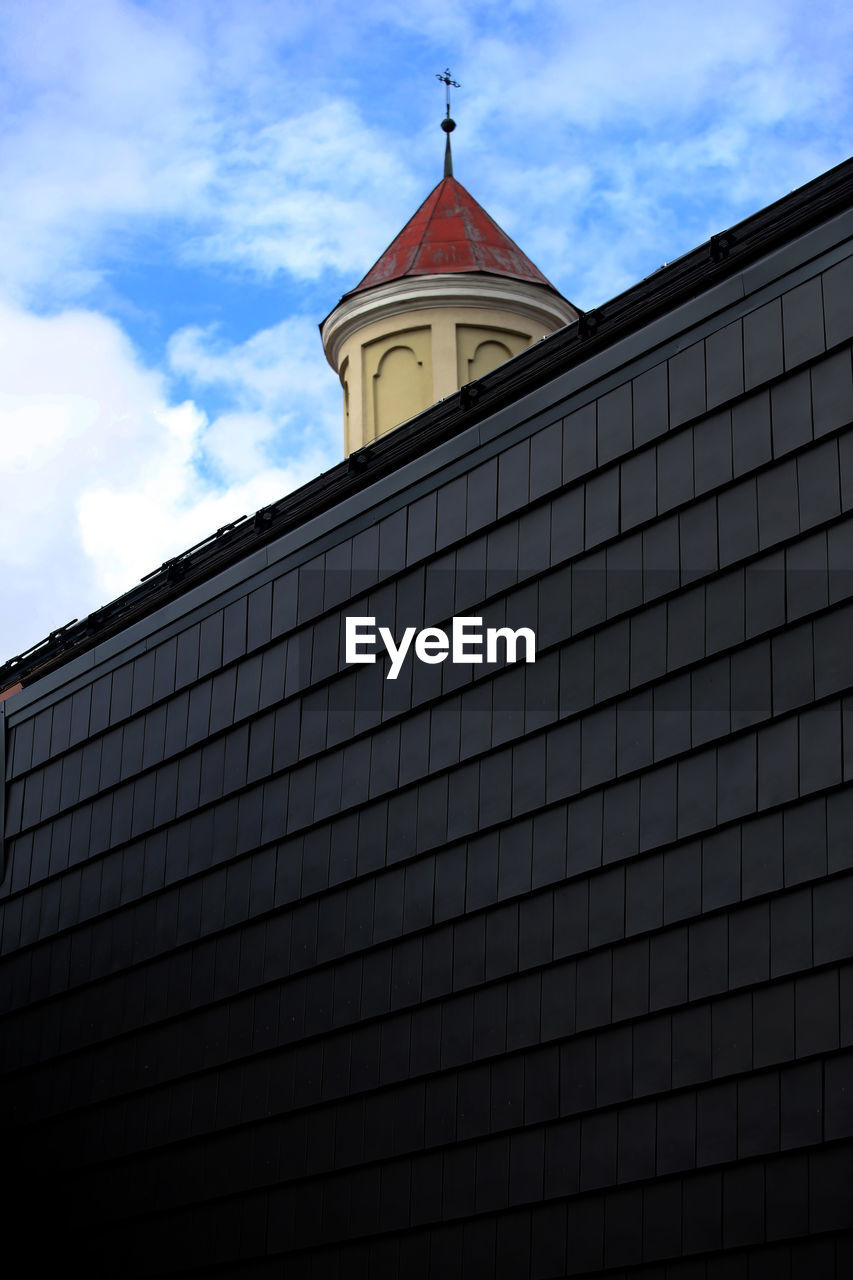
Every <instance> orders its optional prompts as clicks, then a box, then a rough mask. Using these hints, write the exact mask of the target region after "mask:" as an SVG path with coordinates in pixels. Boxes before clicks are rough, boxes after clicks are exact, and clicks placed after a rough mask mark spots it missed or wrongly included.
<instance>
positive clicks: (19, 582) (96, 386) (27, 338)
mask: <svg viewBox="0 0 853 1280" xmlns="http://www.w3.org/2000/svg"><path fill="white" fill-rule="evenodd" d="M312 336H314V335H312ZM211 341H212V339H211V338H210V336H209V335H205V334H202V333H201V332H199V331H196V332H194V333H184V334H181V335H178V336H177V337H176V338H175V341H174V343H173V348H172V350H173V357H174V360H175V364H176V366H180V368H181V372H182V374H183V376H184V377H185V378H187V379H189V380H191V381H197V382H198V383H199V384H200V385H201V384H204V383H207V384H208V385H209V384H212V383H213V382H217V383H220V384H221V385H223V386H224V387H225V388H226V389H227V391H228V393H229V395H230V397H231V399H232V400H233V402H234V403H235V404H237V405H240V404H242V405H243V406H245V407H244V408H242V409H238V410H237V411H234V412H230V413H225V414H223V415H222V416H221V417H219V418H217V419H215V420H214V421H213V422H212V423H210V424H208V421H207V418H206V416H205V414H204V412H203V411H202V410H201V409H200V408H199V407H198V405H197V404H196V403H194V402H193V401H191V400H189V401H185V402H184V403H182V404H175V403H173V402H172V401H171V400H170V397H169V388H168V382H167V379H166V377H165V375H164V374H163V373H162V372H158V371H155V370H150V369H146V368H144V367H143V366H142V365H141V364H140V361H139V359H138V357H137V355H136V353H135V352H134V351H133V349H132V347H131V346H130V344H129V342H128V341H127V339H126V337H125V336H124V335H123V334H122V332H121V330H120V329H119V327H118V326H117V325H116V324H115V323H114V322H113V321H111V320H109V319H107V318H105V317H103V316H99V315H96V314H94V313H91V312H85V311H69V312H65V313H63V314H61V315H58V316H52V317H38V316H34V315H32V314H29V313H26V312H24V311H22V310H20V309H18V308H14V307H12V306H9V305H6V306H2V307H0V386H2V388H3V393H2V395H1V396H0V438H2V440H3V442H4V462H5V467H4V502H3V504H2V506H0V545H2V546H3V548H4V553H3V558H4V565H3V586H4V590H3V603H2V611H0V644H2V650H3V653H2V655H0V657H2V658H6V657H10V656H12V655H13V654H14V653H17V652H19V651H21V650H23V649H24V648H25V647H27V646H28V645H31V644H33V643H35V642H36V641H38V640H39V639H40V638H41V637H42V636H43V635H46V634H47V633H48V632H49V631H51V630H53V629H54V628H55V627H57V626H59V625H61V624H62V623H64V622H66V621H68V620H69V618H71V617H73V616H76V617H82V616H84V615H85V614H86V613H88V612H91V611H92V610H93V609H95V608H97V607H98V606H100V605H101V604H103V603H105V602H106V601H107V600H109V599H112V598H113V597H115V596H116V595H118V594H121V592H123V591H125V590H128V589H129V588H130V587H131V586H133V585H134V583H135V582H136V581H137V580H138V579H139V578H140V577H141V576H142V575H143V574H144V573H146V572H148V571H150V570H151V569H154V568H156V567H157V566H158V565H159V564H160V563H161V562H162V561H163V560H165V559H167V558H168V557H169V556H172V555H175V554H177V553H178V552H180V551H182V550H184V549H185V548H186V547H188V546H190V545H192V544H193V543H195V542H197V541H199V540H200V539H202V538H204V537H206V536H207V535H208V534H210V533H212V532H213V530H214V529H216V528H218V527H219V526H221V525H223V524H225V523H227V522H229V521H231V520H234V519H235V518H237V517H238V516H240V515H243V514H251V513H252V512H253V511H255V510H257V509H258V508H259V507H261V506H264V505H266V504H267V503H269V502H272V501H274V500H276V499H277V498H280V497H282V496H283V495H284V494H285V493H286V492H288V491H289V490H290V489H293V488H294V487H296V486H297V485H299V484H302V483H304V482H305V481H307V480H309V479H311V478H312V476H314V475H316V474H317V473H318V472H319V471H321V470H323V469H324V467H328V466H329V465H330V464H331V463H332V462H334V461H335V460H336V457H337V456H338V454H339V445H338V442H337V431H336V428H337V427H338V423H337V419H338V416H339V407H338V398H339V393H338V389H337V388H336V386H335V379H334V376H333V375H332V373H331V371H330V370H328V369H327V370H325V371H324V372H325V373H326V374H327V375H328V379H326V378H323V379H321V378H320V377H319V372H320V370H319V369H316V370H314V372H313V374H307V375H306V369H307V364H306V362H305V352H306V350H307V345H308V325H307V324H305V325H303V326H302V328H300V326H299V324H298V323H297V322H295V321H291V322H288V323H287V324H285V325H283V326H277V327H276V329H274V330H271V331H269V332H268V333H261V334H258V335H256V336H255V337H254V338H253V339H252V340H251V341H250V342H249V343H246V344H242V345H237V346H232V347H227V346H223V345H219V346H211V345H210V343H211ZM316 342H317V346H318V347H319V338H316ZM321 359H322V356H321ZM285 406H286V411H285ZM288 414H289V415H291V416H290V417H288ZM289 422H295V423H299V424H303V423H312V424H313V426H314V429H313V432H312V433H311V435H310V438H306V436H305V433H304V430H303V428H302V427H301V425H300V429H299V434H298V436H295V437H294V438H293V439H291V440H290V441H289V440H288V434H287V433H288V424H289ZM291 445H295V448H291V447H289V446H291Z"/></svg>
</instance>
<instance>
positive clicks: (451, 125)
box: [435, 67, 462, 178]
mask: <svg viewBox="0 0 853 1280" xmlns="http://www.w3.org/2000/svg"><path fill="white" fill-rule="evenodd" d="M435 78H436V80H440V81H441V83H442V84H443V85H444V97H445V102H446V103H447V112H446V114H445V117H444V119H443V120H442V122H441V127H442V129H443V130H444V132H445V134H446V136H447V142H446V144H445V147H444V176H445V178H452V177H453V157H452V156H451V154H450V135H451V133H452V132H453V130H454V129H455V128H456V121H455V120H451V118H450V89H451V86H452V87H453V88H454V89H461V87H462V86H461V85H460V83H459V81H458V80H454V79H453V77H452V76H451V74H450V67H445V68H444V73H443V74H442V73H441V72H440V71H436V73H435Z"/></svg>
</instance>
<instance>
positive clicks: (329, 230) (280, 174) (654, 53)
mask: <svg viewBox="0 0 853 1280" xmlns="http://www.w3.org/2000/svg"><path fill="white" fill-rule="evenodd" d="M0 23H2V27H0V29H1V30H2V38H0V189H2V190H3V200H2V201H0V241H2V243H3V245H4V253H3V255H2V258H0V392H2V396H0V431H2V433H3V447H4V462H5V468H4V479H5V485H4V502H3V506H2V508H0V537H2V545H3V548H4V551H3V561H4V564H3V574H4V598H3V605H2V606H0V609H2V615H3V616H2V620H0V621H2V632H0V648H2V650H5V654H6V655H7V656H8V654H9V653H11V652H13V651H15V650H19V649H21V648H23V647H24V645H25V644H29V643H32V642H33V641H35V640H37V639H39V638H40V637H41V636H42V635H44V634H46V633H47V632H48V631H49V630H50V629H51V628H53V627H55V626H56V625H58V624H59V623H61V622H64V621H66V620H67V619H68V618H69V617H71V616H74V615H82V614H84V613H86V612H88V611H90V610H91V609H92V608H95V607H97V606H98V605H100V604H102V603H103V602H104V600H105V599H107V598H109V597H111V596H113V595H115V594H116V593H118V592H120V591H122V590H125V589H126V588H127V587H129V586H131V585H132V584H133V582H134V581H135V580H136V578H138V577H139V576H140V574H142V573H145V572H147V571H149V570H150V569H152V568H154V567H156V565H157V564H158V563H159V562H160V561H161V560H163V559H165V558H166V557H167V556H169V555H172V554H175V553H176V552H178V551H180V550H182V549H184V548H185V547H187V546H188V545H190V544H191V543H193V542H195V541H197V540H198V539H200V538H202V537H204V536H206V535H207V534H209V533H210V532H212V531H213V530H214V529H215V528H216V527H218V526H219V525H221V524H223V523H225V522H227V521H229V520H231V519H233V518H235V517H236V516H238V515H240V514H241V513H243V512H247V513H249V512H251V511H252V510H254V509H256V508H257V507H258V506H260V505H262V504H264V503H265V502H268V501H271V500H273V499H275V498H277V497H279V496H281V494H282V493H284V492H285V491H286V490H287V489H289V488H292V487H293V486H294V485H295V484H298V483H301V482H302V481H304V480H307V479H310V478H311V477H312V476H313V475H316V474H317V473H318V472H319V471H321V470H322V469H323V468H324V467H326V466H328V465H329V464H330V463H331V462H333V461H334V460H335V459H336V458H337V457H338V456H339V455H340V404H339V394H340V393H339V389H338V388H337V386H336V383H335V379H334V375H333V374H332V373H331V371H330V370H329V369H328V368H327V366H326V365H325V363H324V361H323V356H322V351H321V348H320V341H319V336H318V334H317V330H316V321H317V320H319V319H320V318H321V315H319V314H317V315H313V316H310V317H308V316H306V311H307V310H308V309H309V305H312V306H313V303H311V304H309V302H308V301H307V296H306V295H307V293H308V291H309V290H310V289H311V287H312V286H311V282H312V281H317V280H322V281H323V283H322V286H321V287H322V289H323V290H325V289H326V284H327V282H330V283H329V287H330V288H331V290H332V294H331V296H330V297H329V298H328V306H331V305H332V304H333V303H334V302H335V301H336V300H337V296H338V291H339V290H338V286H339V285H340V286H342V288H349V287H352V285H354V284H355V283H356V281H357V280H358V278H359V277H360V275H361V274H363V272H364V271H365V270H366V269H367V268H368V267H369V266H370V264H371V262H372V261H373V260H374V258H375V257H376V256H377V255H378V254H379V253H380V252H381V250H382V249H383V248H384V246H385V245H386V244H387V243H388V241H389V240H390V239H391V237H392V236H393V235H394V234H395V233H396V232H397V231H398V230H399V229H400V227H401V226H402V224H403V222H404V221H405V220H406V219H407V218H408V217H409V216H410V215H411V214H412V212H413V211H414V209H415V207H416V205H417V203H418V202H419V200H421V199H422V198H423V197H424V196H425V195H426V193H427V191H428V189H429V187H430V186H431V185H432V183H433V182H434V181H435V180H437V178H438V176H439V173H440V163H441V152H442V149H443V139H442V138H441V136H440V135H439V133H438V130H437V128H436V124H437V121H438V116H439V115H440V114H442V110H443V102H442V94H441V90H440V88H439V86H438V85H437V84H436V82H435V80H434V78H433V77H434V73H435V72H437V71H440V70H441V69H442V68H443V67H444V65H445V64H446V63H447V62H449V63H450V66H451V69H452V71H453V74H454V75H455V76H456V78H457V79H459V80H460V81H461V82H462V88H461V90H460V91H459V92H458V93H457V94H456V95H455V97H454V106H453V112H454V115H455V116H456V118H457V120H458V121H459V126H460V127H459V132H458V133H457V134H455V135H454V154H455V156H456V161H457V164H456V167H457V173H458V175H459V177H460V179H461V180H462V181H463V182H464V183H465V185H466V186H468V187H469V189H470V190H471V191H472V194H473V195H474V196H475V197H476V198H477V199H478V200H479V201H481V203H482V204H483V205H484V206H485V207H486V208H487V209H488V210H489V212H490V213H491V214H492V215H493V216H494V217H495V218H496V219H497V220H498V221H499V222H500V223H501V224H502V225H503V226H504V227H505V229H506V230H507V231H508V232H509V233H510V234H511V235H512V236H514V238H515V239H517V241H518V243H519V244H520V246H521V247H522V248H523V249H524V250H525V252H527V253H528V254H529V255H530V257H531V258H532V259H533V260H534V261H535V262H536V263H537V265H539V266H540V267H541V268H542V269H543V270H544V271H545V272H546V274H547V275H548V276H549V277H550V278H551V279H552V280H553V282H554V283H555V284H556V285H557V286H558V287H559V288H561V289H563V290H564V291H565V292H566V294H567V295H568V296H569V297H570V298H572V300H573V301H576V302H578V303H579V304H580V305H581V306H584V307H589V306H595V305H598V304H600V303H602V302H605V301H606V300H607V299H608V298H609V297H611V296H612V295H613V294H615V293H616V292H618V291H619V290H621V289H623V288H625V287H627V286H629V285H630V284H631V283H633V282H634V281H635V280H637V279H638V278H639V277H640V276H642V275H645V274H647V273H648V272H649V271H651V270H653V269H654V268H656V267H657V266H658V265H659V264H660V263H662V262H663V261H664V260H665V259H671V258H673V257H675V256H677V255H678V254H679V253H682V252H684V251H685V250H687V249H690V248H691V247H693V245H695V244H697V243H699V242H700V241H701V240H702V239H704V238H705V237H706V236H707V235H708V234H710V232H711V231H714V230H720V229H722V227H724V226H726V225H728V224H730V223H731V222H733V221H735V220H737V219H738V218H740V217H743V216H744V215H745V214H747V213H749V212H751V211H752V210H754V209H758V208H760V207H762V206H763V205H765V204H767V203H768V202H769V201H770V200H772V199H775V198H776V197H778V196H780V195H782V194H784V193H785V192H786V191H787V190H790V189H791V188H792V187H794V186H796V185H799V184H800V183H801V182H804V181H806V180H807V179H808V178H810V177H813V176H815V175H816V174H817V173H819V172H820V171H821V170H822V169H825V168H827V167H828V166H829V165H831V164H833V163H836V162H837V161H838V160H840V159H842V158H843V153H844V150H845V143H844V139H845V137H848V136H849V125H850V91H849V86H850V74H851V73H850V63H849V59H846V58H845V57H844V56H843V51H846V49H847V48H849V45H850V40H851V35H853V10H851V9H850V8H849V6H847V5H844V4H842V3H838V2H835V0H823V2H818V3H816V4H813V5H810V6H808V7H806V6H805V5H804V4H802V3H798V2H797V0H719V3H718V4H716V5H714V6H709V5H707V4H706V3H704V0H701V2H700V0H679V2H676V0H660V3H659V4H656V5H650V4H648V3H639V2H638V0H608V2H607V3H603V0H598V2H597V0H590V2H589V3H587V4H584V5H577V4H573V5H567V4H565V2H564V0H535V2H534V0H508V3H506V4H504V5H496V4H494V3H492V0H459V2H458V3H457V4H454V5H452V6H449V7H448V6H436V5H434V4H431V3H427V0H411V3H409V4H407V5H405V6H403V7H402V8H401V7H400V6H399V5H398V4H392V3H391V0H376V3H373V4H370V5H368V6H362V8H361V9H353V8H352V6H348V7H344V6H343V4H342V2H341V0H313V2H312V3H308V2H307V0H293V2H292V3H288V4H281V3H280V2H279V0H242V2H241V3H240V4H238V3H236V0H191V2H188V3H185V4H180V5H174V4H171V3H168V0H143V2H141V3H140V2H132V0H82V3H81V0H28V3H27V4H26V5H22V4H20V2H19V0H0ZM426 122H428V123H426ZM152 257H153V258H155V259H156V263H157V268H158V272H159V275H158V276H157V278H156V281H154V282H151V281H145V285H147V286H148V287H147V288H146V287H144V286H143V287H141V288H140V289H139V291H138V292H136V287H137V282H138V281H143V280H144V279H145V264H146V262H148V261H150V260H151V258H152ZM125 263H129V264H130V265H131V266H132V267H133V270H132V271H131V272H129V273H127V277H126V278H124V277H123V276H122V270H121V268H122V266H123V265H124V264H125ZM170 265H173V266H175V267H181V268H183V270H182V274H181V286H180V287H184V284H185V282H187V281H190V282H191V281H192V280H194V279H203V280H204V286H203V299H202V301H201V302H199V309H198V315H199V316H200V317H201V316H203V317H204V319H205V320H206V319H207V317H208V316H209V315H211V314H214V313H215V308H214V307H213V306H210V305H208V304H209V301H210V298H211V296H214V295H215V293H216V288H217V283H218V282H219V281H222V280H223V279H225V280H227V284H228V288H229V290H230V291H231V292H230V293H229V297H230V298H233V297H234V296H235V289H236V291H238V292H239V290H240V289H241V288H242V287H243V286H245V289H246V298H247V302H246V305H245V307H244V309H243V316H242V317H241V318H240V320H239V322H238V323H234V324H232V325H231V326H227V325H223V326H222V327H221V328H219V329H217V328H213V327H208V326H206V325H195V326H193V327H190V328H184V329H182V330H181V331H180V332H179V333H177V334H174V335H173V336H172V338H171V340H170V341H168V342H165V341H163V340H162V339H161V338H160V337H158V338H157V340H156V341H157V343H158V344H159V345H151V346H150V347H149V349H148V351H147V352H146V356H145V358H143V356H142V355H141V354H140V352H139V350H137V349H135V348H134V347H133V346H132V344H131V343H130V341H129V340H128V338H127V336H126V335H125V334H124V333H123V332H122V330H121V328H120V327H119V325H118V324H117V323H116V322H115V321H114V320H111V319H108V318H107V317H105V316H104V315H100V314H98V313H97V311H96V310H95V309H94V308H95V306H96V305H100V306H102V305H105V304H104V299H105V297H109V305H110V306H111V307H113V308H114V310H115V311H116V313H117V314H120V315H123V316H133V317H135V318H136V319H138V317H139V316H140V315H144V316H146V317H150V316H154V317H155V320H156V317H157V316H158V305H160V303H161V302H162V301H163V295H162V294H160V293H158V289H160V290H168V289H170V288H172V287H173V286H172V283H171V280H170V278H169V274H168V273H169V268H170ZM187 268H191V269H190V270H187ZM259 279H260V280H261V281H263V282H269V281H270V280H271V279H274V280H275V288H276V290H280V295H277V296H280V310H279V311H278V315H279V316H280V317H281V322H280V323H277V324H273V325H271V326H270V325H269V317H270V315H271V314H272V315H275V312H272V313H271V312H270V310H269V309H267V310H266V311H265V312H264V315H265V317H267V318H265V320H264V321H263V322H260V321H259V322H258V327H259V330H260V331H259V332H257V333H255V334H254V335H252V336H250V337H248V338H245V334H246V333H247V332H249V325H248V323H247V321H246V319H245V313H246V311H248V309H249V307H250V306H251V299H252V297H253V296H254V295H253V294H252V289H253V288H255V287H256V286H258V281H259ZM187 287H191V285H188V286H187ZM260 292H261V290H260V289H259V290H258V293H259V294H260ZM269 292H270V291H269V290H268V291H267V293H266V294H265V295H264V305H265V306H267V308H268V307H269ZM3 298H5V302H2V299H3ZM169 301H171V299H170V300H169ZM181 301H182V307H183V314H184V315H187V314H190V315H192V314H193V311H194V306H195V299H194V297H193V296H192V295H187V296H186V297H184V298H182V300H181ZM163 314H164V315H165V314H166V305H165V303H164V305H163ZM170 314H171V312H170ZM166 323H167V322H166V321H165V320H163V321H162V327H163V329H165V326H166ZM261 323H263V326H264V327H261ZM156 328H157V326H156V324H152V325H151V331H154V330H155V329H156ZM144 329H145V325H144V324H142V323H138V324H137V325H136V329H135V332H137V333H140V334H142V332H143V330H144ZM237 332H239V333H240V334H241V335H242V336H243V337H244V338H245V340H242V341H234V340H233V334H234V333H237ZM158 333H162V329H160V330H158ZM229 335H231V336H229ZM142 340H143V339H142V338H140V341H142ZM176 385H178V386H180V395H177V394H176V392H175V390H174V388H175V386H176ZM3 656H4V655H3V653H0V659H2V657H3Z"/></svg>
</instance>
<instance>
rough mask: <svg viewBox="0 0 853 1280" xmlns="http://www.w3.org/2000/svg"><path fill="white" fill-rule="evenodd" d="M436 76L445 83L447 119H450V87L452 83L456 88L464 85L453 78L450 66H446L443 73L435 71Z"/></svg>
mask: <svg viewBox="0 0 853 1280" xmlns="http://www.w3.org/2000/svg"><path fill="white" fill-rule="evenodd" d="M435 78H436V80H440V81H441V83H442V84H443V85H444V97H445V100H446V102H447V119H448V120H449V119H450V88H451V85H452V86H453V88H454V89H461V88H462V86H461V84H460V83H459V81H458V80H454V79H453V77H452V76H451V74H450V67H445V68H444V74H442V73H441V72H440V71H436V73H435Z"/></svg>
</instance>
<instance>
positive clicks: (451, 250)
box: [345, 178, 556, 296]
mask: <svg viewBox="0 0 853 1280" xmlns="http://www.w3.org/2000/svg"><path fill="white" fill-rule="evenodd" d="M454 271H486V272H488V273H489V274H490V275H498V276H511V277H513V279H516V280H531V281H535V283H536V284H544V285H546V286H547V287H548V288H549V289H553V288H554V286H553V285H552V284H551V282H550V281H549V280H546V278H545V276H543V274H542V272H541V271H540V270H539V269H538V267H534V265H533V263H532V262H531V261H530V259H529V258H528V257H527V256H526V254H523V253H522V252H521V250H520V249H519V247H518V245H517V244H515V243H514V241H512V240H510V238H509V236H508V235H507V234H506V232H505V231H502V230H501V229H500V227H499V226H498V224H497V223H496V222H494V221H493V220H492V219H491V218H490V217H489V215H488V214H487V213H486V211H485V209H483V208H482V207H481V206H480V205H479V204H477V201H476V200H475V199H474V197H473V196H472V195H470V194H469V193H468V192H467V191H466V190H465V188H464V187H463V186H462V184H461V182H457V181H456V179H455V178H442V180H441V182H439V184H438V186H437V187H436V188H435V189H434V190H433V191H431V192H430V194H429V195H428V196H427V198H426V200H424V202H423V204H422V205H421V207H420V209H418V211H417V213H416V214H415V215H414V217H412V218H411V219H410V220H409V221H408V222H407V223H406V225H405V227H403V230H402V231H401V232H400V234H399V235H398V236H397V238H396V239H395V240H392V242H391V244H389V246H388V248H387V249H386V250H385V252H384V253H383V254H382V257H381V258H380V259H379V261H378V262H377V263H375V264H374V266H372V267H371V268H370V270H369V271H368V273H367V275H366V276H365V277H364V279H363V280H362V281H361V282H360V283H359V284H357V285H356V286H355V288H354V289H352V290H350V294H348V295H345V296H351V294H353V293H360V292H361V291H362V290H363V289H372V288H373V286H374V285H377V284H386V283H387V282H388V281H389V280H400V279H402V278H403V277H404V276H434V275H446V274H447V273H448V272H454ZM555 292H556V290H555Z"/></svg>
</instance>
